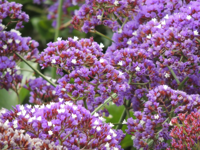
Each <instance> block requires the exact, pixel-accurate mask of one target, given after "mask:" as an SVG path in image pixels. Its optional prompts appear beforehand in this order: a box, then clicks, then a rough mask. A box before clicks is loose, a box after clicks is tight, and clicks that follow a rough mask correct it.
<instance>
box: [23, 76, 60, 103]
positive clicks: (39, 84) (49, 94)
mask: <svg viewBox="0 0 200 150" xmlns="http://www.w3.org/2000/svg"><path fill="white" fill-rule="evenodd" d="M24 88H26V89H27V90H29V91H30V98H29V102H30V103H33V104H37V105H41V104H44V103H48V102H50V101H53V102H56V101H58V96H57V95H56V91H55V87H54V86H52V85H50V83H49V82H47V81H46V80H44V79H43V78H35V79H29V80H27V81H26V85H25V86H24Z"/></svg>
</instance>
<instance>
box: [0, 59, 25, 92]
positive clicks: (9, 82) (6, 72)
mask: <svg viewBox="0 0 200 150" xmlns="http://www.w3.org/2000/svg"><path fill="white" fill-rule="evenodd" d="M17 69H18V68H16V64H15V62H14V61H12V60H10V59H9V58H8V57H6V56H0V89H6V90H8V89H10V88H11V89H13V90H14V91H17V90H18V88H19V87H18V84H20V83H21V80H22V76H21V75H19V71H18V70H17Z"/></svg>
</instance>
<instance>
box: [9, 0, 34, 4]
mask: <svg viewBox="0 0 200 150" xmlns="http://www.w3.org/2000/svg"><path fill="white" fill-rule="evenodd" d="M14 1H15V2H16V3H20V4H26V3H32V2H33V1H32V0H14ZM8 2H13V0H8Z"/></svg>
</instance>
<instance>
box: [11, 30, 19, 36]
mask: <svg viewBox="0 0 200 150" xmlns="http://www.w3.org/2000/svg"><path fill="white" fill-rule="evenodd" d="M10 32H15V33H17V35H19V36H20V35H21V33H20V32H19V31H17V30H15V29H11V30H10Z"/></svg>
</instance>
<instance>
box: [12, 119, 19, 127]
mask: <svg viewBox="0 0 200 150" xmlns="http://www.w3.org/2000/svg"><path fill="white" fill-rule="evenodd" d="M17 122H18V121H17V120H15V121H13V127H14V128H17V127H18V125H17Z"/></svg>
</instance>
